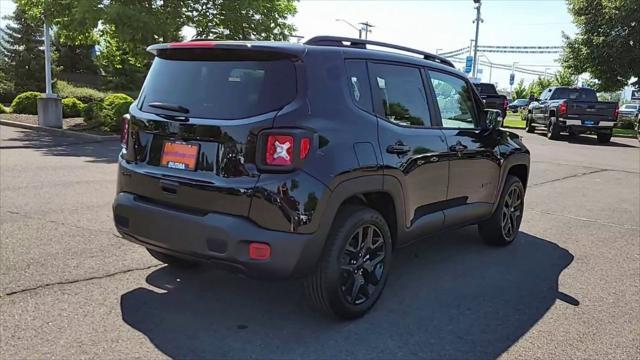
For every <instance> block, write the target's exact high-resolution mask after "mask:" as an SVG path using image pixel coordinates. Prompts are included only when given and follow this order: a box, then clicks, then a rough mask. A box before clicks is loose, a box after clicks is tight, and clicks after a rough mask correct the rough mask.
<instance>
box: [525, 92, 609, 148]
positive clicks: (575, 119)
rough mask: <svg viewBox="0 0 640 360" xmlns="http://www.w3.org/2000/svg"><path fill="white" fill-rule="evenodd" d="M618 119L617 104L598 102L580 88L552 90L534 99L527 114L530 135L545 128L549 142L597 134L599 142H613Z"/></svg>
mask: <svg viewBox="0 0 640 360" xmlns="http://www.w3.org/2000/svg"><path fill="white" fill-rule="evenodd" d="M617 118H618V103H617V102H605V101H598V96H597V95H596V92H595V91H594V90H593V89H589V88H578V87H564V86H559V87H550V88H548V89H546V90H544V91H543V92H542V94H541V95H540V98H539V99H535V101H533V102H532V103H531V104H530V105H529V110H528V113H527V123H526V129H527V132H534V131H535V129H536V127H544V128H545V129H546V131H547V138H549V139H551V140H557V139H559V138H560V133H562V132H565V131H566V132H568V133H569V134H570V135H574V136H576V135H579V134H582V133H587V132H589V133H595V134H596V136H597V138H598V142H600V143H607V142H609V141H610V140H611V136H612V134H613V126H614V125H615V123H616V119H617Z"/></svg>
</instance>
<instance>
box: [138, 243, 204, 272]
mask: <svg viewBox="0 0 640 360" xmlns="http://www.w3.org/2000/svg"><path fill="white" fill-rule="evenodd" d="M147 251H148V252H149V254H150V255H151V256H153V258H154V259H156V260H158V261H160V262H161V263H164V264H167V265H169V266H174V267H180V268H189V267H195V266H198V263H197V262H194V261H189V260H186V259H182V258H179V257H176V256H173V255H169V254H165V253H162V252H159V251H156V250H153V249H149V248H147Z"/></svg>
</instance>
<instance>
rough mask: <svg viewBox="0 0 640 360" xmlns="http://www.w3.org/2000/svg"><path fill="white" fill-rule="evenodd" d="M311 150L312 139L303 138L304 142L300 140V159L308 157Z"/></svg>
mask: <svg viewBox="0 0 640 360" xmlns="http://www.w3.org/2000/svg"><path fill="white" fill-rule="evenodd" d="M309 149H311V139H309V138H302V140H300V159H304V158H306V157H307V154H308V153H309Z"/></svg>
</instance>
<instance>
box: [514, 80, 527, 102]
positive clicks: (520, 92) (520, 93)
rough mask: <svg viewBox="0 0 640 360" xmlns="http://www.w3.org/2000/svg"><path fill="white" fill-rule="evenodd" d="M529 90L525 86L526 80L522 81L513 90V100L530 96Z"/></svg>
mask: <svg viewBox="0 0 640 360" xmlns="http://www.w3.org/2000/svg"><path fill="white" fill-rule="evenodd" d="M528 95H529V94H527V88H526V87H525V86H524V79H520V81H518V83H517V84H516V86H515V87H514V88H513V99H514V100H515V99H524V98H526V97H527V96H528Z"/></svg>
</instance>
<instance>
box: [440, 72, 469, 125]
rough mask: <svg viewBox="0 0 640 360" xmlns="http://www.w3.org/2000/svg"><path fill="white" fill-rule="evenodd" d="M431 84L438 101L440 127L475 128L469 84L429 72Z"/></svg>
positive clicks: (452, 77)
mask: <svg viewBox="0 0 640 360" xmlns="http://www.w3.org/2000/svg"><path fill="white" fill-rule="evenodd" d="M429 75H430V76H431V83H432V84H433V90H434V92H435V95H436V99H437V101H438V108H439V109H440V116H441V117H442V126H444V127H449V128H475V127H476V124H477V121H475V120H474V118H475V115H474V112H473V107H474V103H473V96H472V95H471V89H470V87H469V83H468V82H466V81H464V80H462V79H460V78H457V77H454V76H450V75H446V74H443V73H439V72H433V71H430V72H429Z"/></svg>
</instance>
